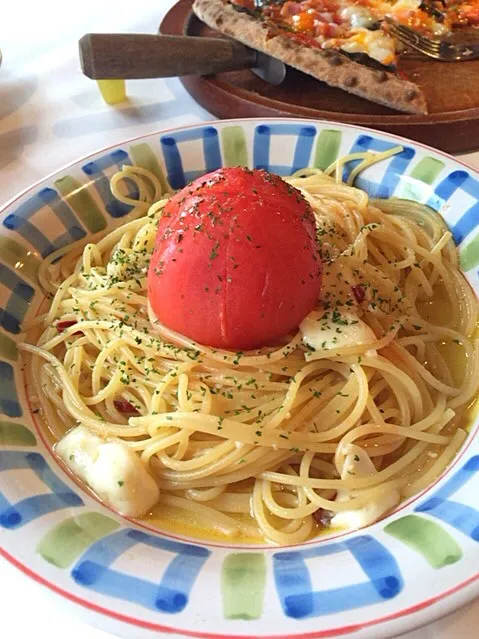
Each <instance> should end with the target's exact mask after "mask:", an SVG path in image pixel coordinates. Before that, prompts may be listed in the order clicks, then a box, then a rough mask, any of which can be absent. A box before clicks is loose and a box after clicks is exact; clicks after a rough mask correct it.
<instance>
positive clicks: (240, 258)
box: [148, 167, 321, 351]
mask: <svg viewBox="0 0 479 639" xmlns="http://www.w3.org/2000/svg"><path fill="white" fill-rule="evenodd" d="M180 237H181V241H180V240H179V238H180ZM320 289H321V260H320V258H319V255H318V246H317V241H316V228H315V220H314V214H313V211H312V209H311V206H310V205H309V203H308V202H307V201H306V199H305V198H304V197H303V196H302V194H301V193H300V192H299V191H298V190H297V189H295V188H293V187H292V186H290V185H289V184H287V183H286V182H285V181H284V180H282V179H281V178H280V177H278V176H276V175H273V174H270V173H268V172H266V171H263V170H250V169H246V168H240V167H235V168H225V169H219V170H218V171H215V172H213V173H210V174H208V175H205V176H203V177H201V178H199V179H197V180H195V181H194V182H193V183H192V184H190V185H188V186H186V187H185V188H184V189H183V190H182V191H180V192H178V193H177V194H176V195H175V196H174V197H173V198H172V199H171V200H170V201H169V202H168V203H167V204H166V206H165V209H164V214H163V217H162V218H161V220H160V223H159V226H158V234H157V239H156V246H155V250H154V253H153V256H152V259H151V263H150V268H149V273H148V299H149V302H150V305H151V308H152V310H153V312H154V313H155V315H156V316H157V317H158V319H159V320H160V321H161V322H162V323H163V324H165V325H166V326H168V327H169V328H171V329H173V330H175V331H178V332H179V333H182V334H183V335H186V336H187V337H189V338H191V339H193V340H195V341H197V342H200V343H202V344H207V345H209V346H213V347H217V348H227V349H232V350H236V351H237V350H246V349H252V348H258V347H261V346H266V345H271V344H274V343H276V342H277V341H278V340H279V339H281V338H282V337H284V336H285V335H287V334H288V333H290V332H291V331H293V330H295V329H296V328H297V326H298V324H299V323H300V322H301V320H302V319H303V318H304V317H305V316H306V315H307V314H308V313H309V311H311V310H312V308H313V307H314V306H315V304H316V302H317V300H318V297H319V292H320Z"/></svg>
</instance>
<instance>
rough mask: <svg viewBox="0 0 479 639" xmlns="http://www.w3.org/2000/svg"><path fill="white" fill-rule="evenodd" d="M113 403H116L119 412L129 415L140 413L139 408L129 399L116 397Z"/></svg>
mask: <svg viewBox="0 0 479 639" xmlns="http://www.w3.org/2000/svg"><path fill="white" fill-rule="evenodd" d="M113 404H114V405H115V408H116V410H117V411H118V412H119V413H124V414H128V415H139V414H140V413H139V411H138V409H137V408H135V407H134V406H133V404H132V403H131V402H129V401H128V400H127V399H115V401H114V402H113Z"/></svg>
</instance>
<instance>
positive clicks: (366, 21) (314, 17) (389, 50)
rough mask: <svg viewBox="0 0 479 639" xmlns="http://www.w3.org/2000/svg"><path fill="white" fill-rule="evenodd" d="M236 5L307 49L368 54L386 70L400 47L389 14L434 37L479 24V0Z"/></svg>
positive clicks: (247, 0) (244, 0)
mask: <svg viewBox="0 0 479 639" xmlns="http://www.w3.org/2000/svg"><path fill="white" fill-rule="evenodd" d="M231 1H232V3H233V4H237V5H238V4H239V5H241V6H243V7H246V8H247V9H250V10H255V11H256V12H258V11H260V13H261V17H262V18H263V19H264V20H266V22H267V23H269V25H270V26H273V27H278V28H280V29H284V30H285V33H287V34H288V35H289V36H290V37H291V38H293V39H295V40H298V41H300V42H302V43H304V44H305V45H307V46H313V47H321V48H323V49H342V50H343V51H345V52H346V53H349V54H354V53H362V54H366V55H367V56H369V57H370V58H372V59H373V60H376V61H377V62H379V63H381V64H383V65H386V66H392V65H394V64H395V61H396V58H397V54H398V52H400V50H401V44H400V43H399V42H398V41H397V40H396V39H395V38H393V37H392V36H391V35H390V34H389V33H388V26H387V24H386V23H384V18H385V16H389V17H391V18H393V19H394V20H395V21H396V22H399V23H401V24H405V25H407V26H409V27H411V28H412V29H415V30H417V31H419V32H421V33H423V34H424V35H428V36H430V37H443V36H445V35H448V34H450V33H451V32H452V31H454V30H456V29H458V28H462V27H476V26H479V0H471V1H470V2H454V1H453V0H396V1H395V2H393V1H390V0H356V2H351V0H302V1H301V2H296V1H294V0H286V1H283V0H256V3H255V1H254V0H231ZM258 7H260V9H258Z"/></svg>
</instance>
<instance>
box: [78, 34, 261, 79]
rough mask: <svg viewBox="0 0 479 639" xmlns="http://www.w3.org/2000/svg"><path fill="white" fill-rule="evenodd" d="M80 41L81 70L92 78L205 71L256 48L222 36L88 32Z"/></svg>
mask: <svg viewBox="0 0 479 639" xmlns="http://www.w3.org/2000/svg"><path fill="white" fill-rule="evenodd" d="M79 45H80V64H81V68H82V71H83V73H84V74H85V75H86V76H88V77H89V78H92V79H94V80H107V79H109V80H110V79H125V80H130V79H132V80H133V79H137V78H168V77H172V76H182V75H208V74H210V73H219V72H220V71H234V70H236V69H244V68H247V67H251V66H253V65H254V63H255V60H256V51H254V50H253V49H249V48H248V47H245V46H244V45H243V44H241V43H240V42H236V41H235V40H226V39H224V38H197V37H192V36H169V35H165V36H163V35H149V34H128V33H124V34H123V33H118V34H117V33H89V34H87V35H84V36H83V38H81V40H80V42H79Z"/></svg>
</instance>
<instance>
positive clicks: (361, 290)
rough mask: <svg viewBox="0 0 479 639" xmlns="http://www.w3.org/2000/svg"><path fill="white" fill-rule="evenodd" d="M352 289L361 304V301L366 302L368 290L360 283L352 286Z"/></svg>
mask: <svg viewBox="0 0 479 639" xmlns="http://www.w3.org/2000/svg"><path fill="white" fill-rule="evenodd" d="M351 290H352V292H353V295H354V297H355V298H356V302H357V303H358V304H361V302H364V298H365V297H366V292H365V290H364V288H363V287H362V286H360V285H358V286H351Z"/></svg>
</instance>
